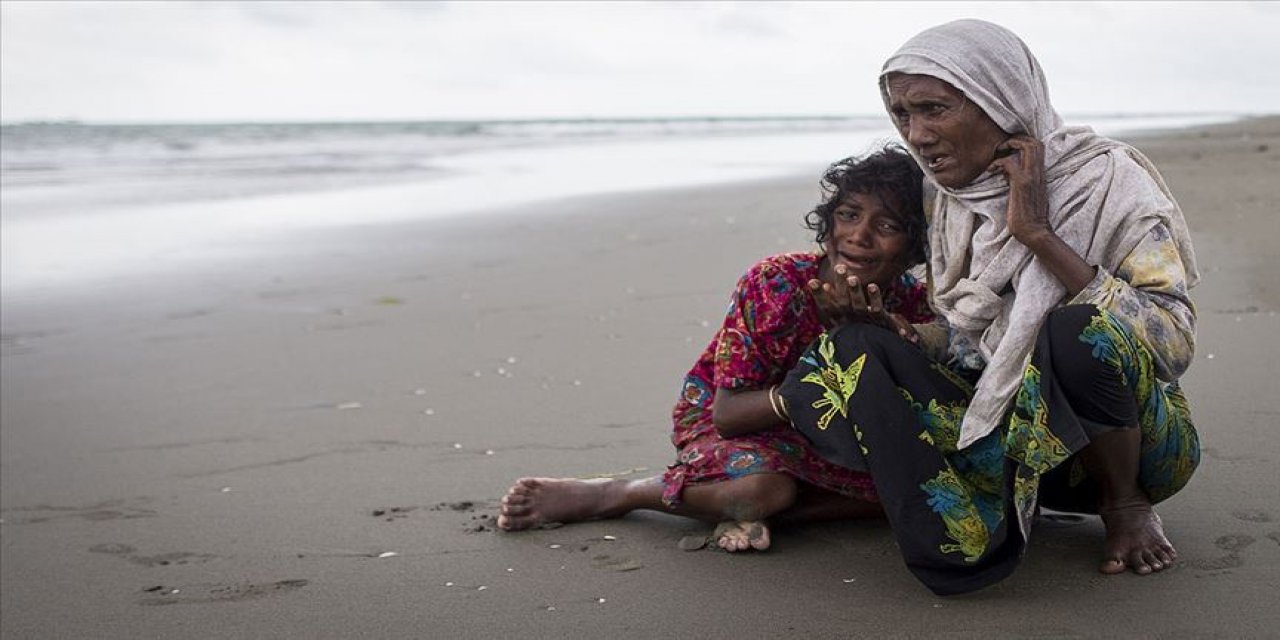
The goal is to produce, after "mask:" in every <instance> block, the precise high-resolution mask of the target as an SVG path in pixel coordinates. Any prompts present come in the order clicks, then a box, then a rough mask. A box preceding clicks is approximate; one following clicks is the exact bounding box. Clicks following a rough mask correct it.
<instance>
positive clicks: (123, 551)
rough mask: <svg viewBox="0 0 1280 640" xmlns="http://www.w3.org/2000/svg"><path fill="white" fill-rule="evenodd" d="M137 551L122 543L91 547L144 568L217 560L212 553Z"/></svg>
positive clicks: (96, 551) (94, 551) (93, 549)
mask: <svg viewBox="0 0 1280 640" xmlns="http://www.w3.org/2000/svg"><path fill="white" fill-rule="evenodd" d="M135 551H137V549H136V548H134V547H133V546H130V545H127V544H123V543H120V542H106V543H103V544H95V545H93V546H92V547H89V552H90V553H104V554H107V555H114V556H120V557H121V558H123V559H125V560H128V561H129V562H132V563H134V564H139V565H142V566H144V567H167V566H170V565H184V564H198V563H201V562H208V561H210V560H213V559H215V558H217V557H218V556H215V555H213V554H211V553H187V552H186V551H174V552H170V553H161V554H157V555H154V556H140V555H135V554H134V552H135Z"/></svg>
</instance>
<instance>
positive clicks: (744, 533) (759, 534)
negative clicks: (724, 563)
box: [712, 520, 769, 551]
mask: <svg viewBox="0 0 1280 640" xmlns="http://www.w3.org/2000/svg"><path fill="white" fill-rule="evenodd" d="M712 536H713V537H715V539H716V545H717V546H719V547H720V548H721V549H724V550H725V551H746V550H747V549H755V550H756V551H764V550H765V549H768V548H769V526H768V525H766V524H765V523H764V521H763V520H757V521H744V522H738V521H735V520H729V521H727V522H721V523H720V524H719V525H717V526H716V530H715V533H713V534H712Z"/></svg>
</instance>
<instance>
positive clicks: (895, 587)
mask: <svg viewBox="0 0 1280 640" xmlns="http://www.w3.org/2000/svg"><path fill="white" fill-rule="evenodd" d="M1135 142H1136V143H1137V144H1138V146H1140V147H1141V148H1143V149H1144V150H1146V151H1147V152H1148V153H1149V155H1150V156H1151V158H1152V159H1153V160H1154V161H1155V163H1156V164H1157V165H1158V166H1159V167H1160V168H1161V170H1162V171H1163V173H1164V175H1165V177H1166V179H1167V180H1168V182H1169V184H1170V186H1171V187H1172V188H1173V190H1174V192H1175V194H1176V195H1177V196H1178V198H1179V200H1180V202H1181V203H1182V205H1183V208H1184V210H1185V211H1186V213H1187V217H1188V219H1189V221H1190V224H1191V226H1192V229H1193V233H1194V234H1195V240H1196V247H1197V250H1198V254H1199V259H1200V264H1201V267H1202V270H1203V271H1204V280H1203V283H1202V284H1201V285H1200V287H1199V288H1198V289H1196V290H1195V291H1194V295H1195V299H1196V301H1197V304H1198V306H1199V310H1200V328H1199V351H1198V354H1197V362H1196V364H1195V365H1194V366H1193V367H1192V369H1191V371H1190V373H1189V374H1188V376H1187V377H1186V378H1185V380H1184V383H1185V387H1186V389H1187V391H1188V394H1189V395H1190V398H1191V402H1192V408H1193V411H1194V413H1195V416H1196V419H1197V424H1198V425H1199V427H1200V432H1201V438H1202V441H1203V444H1204V447H1205V456H1204V461H1203V464H1202V466H1201V468H1200V471H1199V472H1198V474H1197V476H1196V477H1195V478H1194V479H1193V481H1192V483H1191V484H1190V486H1189V487H1188V488H1187V489H1186V490H1185V491H1184V492H1183V493H1182V494H1180V495H1178V496H1175V497H1174V498H1173V499H1171V500H1170V501H1169V502H1168V503H1166V504H1165V505H1164V506H1163V507H1162V508H1161V510H1160V512H1161V514H1162V516H1163V517H1164V520H1165V523H1166V526H1167V528H1168V530H1169V533H1170V536H1171V537H1172V539H1173V541H1174V543H1175V544H1176V545H1177V546H1178V548H1179V550H1180V552H1181V555H1182V561H1181V563H1180V564H1179V565H1178V566H1177V567H1176V568H1174V569H1172V570H1170V571H1167V572H1164V573H1163V574H1161V575H1157V576H1154V577H1147V578H1138V577H1136V576H1131V575H1126V576H1120V577H1113V578H1108V577H1104V576H1101V575H1099V574H1098V573H1097V572H1096V569H1095V568H1096V564H1097V562H1096V558H1097V555H1098V552H1099V550H1100V544H1101V534H1102V527H1101V524H1100V523H1099V522H1098V521H1097V520H1096V519H1094V518H1083V519H1077V520H1067V521H1060V522H1052V523H1045V525H1044V526H1041V527H1040V528H1038V529H1037V530H1036V534H1035V539H1034V541H1033V544H1032V549H1031V551H1030V553H1029V554H1028V556H1027V558H1026V561H1025V563H1024V565H1023V566H1022V568H1021V569H1020V570H1019V571H1018V572H1017V573H1016V574H1015V575H1014V576H1013V577H1012V578H1011V579H1009V580H1007V581H1005V582H1003V583H1001V584H1000V585H997V586H995V587H993V588H991V589H988V590H985V591H982V592H980V593H977V594H972V595H969V596H964V597H959V598H952V599H942V598H937V597H934V596H933V595H931V594H930V593H929V592H928V591H926V590H925V589H924V588H923V587H922V586H920V585H919V584H918V583H917V582H916V581H915V580H914V579H913V578H912V577H911V576H910V574H909V573H908V572H907V571H906V569H905V568H904V567H903V565H902V562H901V560H900V558H899V556H898V554H897V552H896V550H895V547H894V545H893V542H892V540H891V538H890V536H889V532H888V530H887V528H886V526H885V525H884V524H883V523H881V522H870V523H868V522H861V523H857V522H850V523H834V524H826V525H814V526H804V527H795V528H788V529H781V530H778V531H776V532H775V535H774V548H773V549H772V550H770V551H769V552H767V553H764V554H749V555H738V556H731V555H729V554H727V553H723V552H716V551H709V550H702V551H682V550H680V549H679V548H678V547H677V545H678V543H679V542H680V540H681V539H682V538H683V537H685V536H700V535H706V534H707V533H709V532H710V530H711V527H710V526H709V525H703V524H700V523H696V522H693V521H688V520H683V519H680V518H675V517H670V516H664V515H658V514H647V515H633V516H630V517H627V518H624V519H620V520H614V521H608V522H593V523H584V524H577V525H570V526H565V527H560V528H554V529H547V530H535V531H529V532H523V533H519V534H507V533H501V532H495V531H494V530H493V516H494V515H495V514H496V500H497V498H498V497H499V496H501V495H502V493H503V491H504V490H505V489H506V488H507V486H508V485H509V484H510V483H511V481H512V479H514V478H516V477H518V476H521V475H530V474H536V475H551V476H577V477H586V476H598V475H604V474H611V475H614V474H616V475H631V476H640V475H649V474H653V473H657V472H659V471H660V470H661V469H662V468H663V467H664V466H665V465H666V464H668V463H669V462H671V460H672V450H671V447H670V444H669V443H668V441H667V435H668V433H669V429H670V425H669V418H668V415H669V410H670V407H671V405H672V403H673V402H674V399H675V396H676V393H677V392H678V390H679V382H680V379H681V377H682V375H683V373H684V371H685V370H686V369H687V368H688V366H689V365H690V363H691V362H692V361H693V358H694V357H695V356H696V354H697V353H698V351H699V350H700V349H701V348H702V346H703V345H704V344H705V341H706V340H707V339H709V337H710V336H711V334H712V332H713V331H714V326H715V324H716V322H717V321H718V319H719V317H720V315H721V314H722V310H723V307H724V304H725V300H726V296H727V294H728V292H729V291H730V289H731V287H732V285H733V282H734V281H735V279H736V278H737V276H738V275H739V274H740V273H741V272H742V270H743V269H745V268H746V267H747V266H748V265H750V264H751V263H752V262H753V261H755V260H756V259H758V258H760V257H762V256H764V255H767V254H770V253H775V252H779V251H786V250H795V249H802V248H805V247H806V246H808V245H807V233H806V232H805V230H804V229H803V226H802V216H803V213H804V212H805V211H806V210H808V208H809V207H810V206H812V204H813V203H814V201H815V199H816V197H817V195H818V193H817V188H816V178H817V175H818V171H819V169H820V168H821V166H820V163H818V164H815V167H814V171H813V173H812V175H806V176H801V177H796V178H786V179H774V180H767V181H757V182H753V183H749V184H744V185H737V186H718V187H702V188H691V189H682V190H678V191H663V192H643V193H635V194H621V195H610V196H600V197H584V198H577V199H572V200H566V201H561V202H557V203H553V204H543V205H538V206H536V207H526V208H521V209H519V210H513V211H507V212H495V213H491V214H487V215H484V216H475V217H470V218H467V219H456V220H435V221H428V222H420V223H394V224H384V225H378V226H366V227H357V228H349V229H327V230H316V231H307V232H299V233H295V234H292V235H291V237H290V238H289V239H288V241H287V242H282V241H280V240H261V242H271V243H275V244H274V245H273V246H268V247H265V248H267V249H269V250H270V253H271V255H273V257H272V258H271V259H263V260H257V261H254V262H252V263H247V264H239V265H236V266H234V267H227V268H219V269H210V270H207V271H204V272H201V273H200V274H198V275H193V274H191V273H169V272H165V271H164V270H163V269H157V272H156V273H153V274H149V275H147V276H145V277H142V276H130V277H121V278H117V279H114V280H111V281H110V282H108V283H106V284H101V285H95V286H93V287H92V288H87V287H86V288H82V289H78V290H77V289H69V288H60V289H57V290H53V289H44V290H40V289H31V290H24V291H22V292H20V293H14V292H6V293H5V294H4V300H3V306H2V313H3V343H2V346H3V352H2V353H3V356H2V358H0V374H2V377H0V383H2V389H3V403H0V508H2V510H3V513H2V514H0V517H2V518H3V522H2V523H0V634H2V635H3V636H4V637H5V638H30V637H40V638H44V637H48V638H53V637H95V638H138V637H256V638H267V637H309V638H311V637H314V638H330V637H332V638H338V637H344V638H345V637H388V638H400V637H403V638H419V637H475V638H489V637H497V636H521V637H535V638H542V637H547V638H555V637H565V636H567V635H570V634H573V635H576V636H579V637H612V638H631V637H635V638H647V637H686V636H691V635H695V634H696V635H699V636H703V637H711V638H717V637H726V638H727V637H737V636H740V635H742V634H744V633H746V634H749V635H762V636H765V637H778V636H790V635H795V636H798V637H801V636H817V637H836V636H851V635H867V636H889V637H911V636H918V637H924V636H928V637H935V636H943V637H1028V636H1051V637H1103V636H1137V637H1221V636H1229V637H1265V636H1270V635H1273V634H1275V633H1276V629H1277V628H1280V611H1278V610H1277V608H1276V606H1275V593H1276V586H1275V585H1276V584H1277V582H1278V581H1280V498H1277V495H1280V491H1278V490H1277V489H1278V485H1280V479H1278V476H1277V468H1278V467H1277V462H1278V461H1280V440H1277V439H1276V437H1275V434H1274V431H1275V424H1276V421H1277V420H1278V419H1280V398H1278V397H1277V394H1276V383H1275V374H1274V373H1273V364H1274V363H1275V362H1280V338H1277V335H1280V316H1278V315H1277V311H1280V286H1278V285H1277V284H1276V280H1275V277H1274V275H1273V274H1274V268H1275V265H1276V264H1280V251H1278V250H1277V247H1278V246H1280V243H1278V242H1277V234H1276V232H1275V228H1276V223H1275V211H1277V210H1278V209H1280V197H1278V196H1277V193H1278V192H1277V190H1276V187H1275V183H1276V176H1277V175H1280V118H1268V119H1261V120H1253V121H1248V122H1245V123H1238V124H1230V125H1222V126H1217V127H1210V128H1206V129H1199V130H1189V131H1177V132H1170V133H1168V134H1165V135H1160V136H1155V137H1147V138H1142V139H1138V140H1135Z"/></svg>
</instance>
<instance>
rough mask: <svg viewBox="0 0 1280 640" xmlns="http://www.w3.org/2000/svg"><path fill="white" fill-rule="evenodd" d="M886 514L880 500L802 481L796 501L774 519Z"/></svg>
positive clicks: (855, 517)
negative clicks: (837, 491) (866, 498)
mask: <svg viewBox="0 0 1280 640" xmlns="http://www.w3.org/2000/svg"><path fill="white" fill-rule="evenodd" d="M883 517H884V507H883V506H881V505H880V503H878V502H868V501H866V500H859V499H857V498H852V497H849V496H846V495H842V494H839V493H836V492H834V491H828V490H826V489H823V488H821V487H815V486H813V485H810V484H803V483H801V484H800V489H799V492H798V494H797V495H796V501H795V504H793V505H792V506H791V507H790V508H788V509H786V510H784V511H781V512H779V513H778V515H777V516H776V517H775V518H774V521H775V522H778V523H781V524H800V523H805V522H827V521H831V520H860V519H863V518H883Z"/></svg>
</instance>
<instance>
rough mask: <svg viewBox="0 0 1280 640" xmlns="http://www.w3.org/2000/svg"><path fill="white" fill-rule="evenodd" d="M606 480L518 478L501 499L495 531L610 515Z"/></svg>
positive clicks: (608, 481)
mask: <svg viewBox="0 0 1280 640" xmlns="http://www.w3.org/2000/svg"><path fill="white" fill-rule="evenodd" d="M616 482H617V481H615V480H610V479H599V480H578V479H576V478H520V479H519V480H516V483H515V484H514V485H512V486H511V488H510V489H508V490H507V495H505V496H503V497H502V509H501V514H500V515H499V516H498V528H499V529H503V530H506V531H520V530H521V529H528V528H530V527H536V526H538V525H541V524H545V523H548V522H577V521H579V520H588V519H591V518H598V517H601V516H607V515H613V514H610V513H609V511H610V507H611V501H610V497H611V496H610V494H611V493H612V492H611V489H612V488H614V485H615V484H616Z"/></svg>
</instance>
